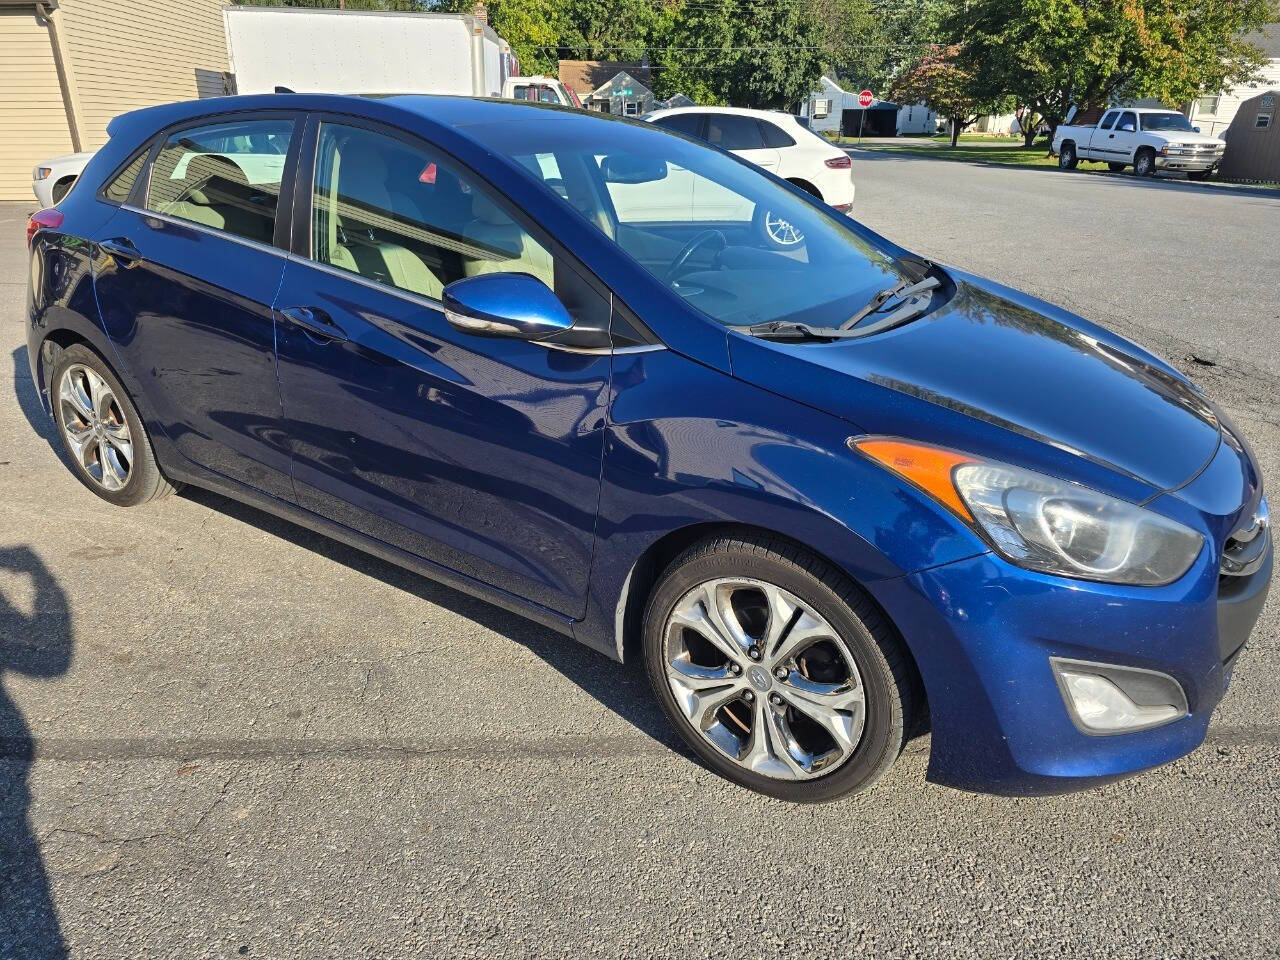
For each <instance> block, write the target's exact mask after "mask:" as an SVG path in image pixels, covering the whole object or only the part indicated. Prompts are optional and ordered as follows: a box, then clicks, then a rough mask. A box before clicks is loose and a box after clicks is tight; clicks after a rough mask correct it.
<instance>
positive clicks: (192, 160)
mask: <svg viewBox="0 0 1280 960" xmlns="http://www.w3.org/2000/svg"><path fill="white" fill-rule="evenodd" d="M293 128H294V123H293V121H292V120H287V119H261V120H235V121H231V122H225V123H217V124H210V125H208V126H202V127H189V128H187V129H185V130H179V131H178V132H177V133H175V134H173V135H172V136H171V137H169V139H168V140H166V141H165V144H164V146H163V147H161V148H160V152H159V154H157V155H156V160H155V163H154V164H153V165H152V167H151V179H150V182H149V183H148V185H147V201H146V207H147V209H148V210H152V211H154V212H156V213H163V214H167V215H168V216H171V217H177V218H178V219H180V220H189V221H190V222H192V223H198V224H200V225H202V226H205V227H209V228H212V229H214V230H220V231H222V232H225V233H229V234H231V235H232V236H236V237H243V238H244V239H246V240H254V241H257V242H258V243H266V244H269V243H271V242H272V240H273V239H274V237H275V227H276V214H277V207H278V206H279V201H280V181H281V180H282V179H283V177H284V164H285V157H286V156H287V155H288V153H289V143H290V141H291V140H292V138H293Z"/></svg>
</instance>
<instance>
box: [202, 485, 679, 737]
mask: <svg viewBox="0 0 1280 960" xmlns="http://www.w3.org/2000/svg"><path fill="white" fill-rule="evenodd" d="M181 495H182V496H183V497H185V498H186V499H189V500H191V501H193V502H195V503H198V504H200V505H201V506H203V507H205V508H208V509H211V510H217V511H219V512H220V513H223V514H226V515H227V516H229V517H233V518H234V519H236V520H239V521H240V522H242V523H245V524H248V525H250V526H253V527H256V528H258V529H259V530H263V531H265V532H267V533H269V534H271V535H272V536H275V537H279V538H280V539H282V540H286V541H288V542H289V543H292V544H294V545H296V546H299V547H303V548H305V549H307V550H310V551H312V552H313V553H316V554H319V555H320V556H322V557H325V558H326V559H329V560H332V561H334V562H336V563H341V564H342V565H343V566H345V567H349V568H350V569H352V570H355V571H357V572H358V573H362V574H364V575H365V576H369V577H373V578H375V579H377V580H380V581H382V582H383V583H385V584H388V585H389V586H392V587H395V588H396V589H398V590H404V591H406V592H407V593H411V594H413V595H414V596H416V597H418V598H419V599H421V600H424V601H426V602H427V603H432V604H435V605H436V606H439V607H443V608H444V609H446V610H448V611H450V612H451V613H455V614H457V615H459V616H462V617H466V618H467V619H469V620H473V621H475V622H476V623H478V624H480V625H481V626H483V627H485V628H486V629H489V630H492V631H493V632H495V633H498V634H501V635H502V636H504V637H506V638H508V639H509V640H512V641H514V642H516V643H519V644H522V645H523V646H524V647H526V648H528V649H529V650H530V651H531V652H532V653H533V654H535V655H536V656H537V657H538V658H539V659H541V660H542V661H543V662H544V663H546V664H547V665H548V666H550V667H552V668H553V669H555V670H557V671H559V672H560V673H561V674H563V675H564V676H565V677H566V678H567V679H569V680H571V681H573V682H574V683H575V684H577V685H578V686H579V687H581V688H582V689H583V690H584V691H586V692H587V693H588V694H590V695H591V696H592V697H593V698H594V699H595V700H597V701H598V702H599V703H600V704H601V705H602V706H604V707H607V708H608V709H609V710H611V711H613V712H614V713H616V714H617V715H618V716H619V717H621V718H622V719H624V720H626V721H627V722H628V723H630V724H631V725H632V726H634V727H636V728H637V729H638V730H640V731H642V732H643V733H645V734H647V735H648V736H650V737H651V738H652V739H654V740H656V741H657V742H658V743H661V744H663V745H664V746H666V747H669V748H671V749H674V750H679V751H680V752H681V753H682V754H684V755H686V756H689V757H691V758H692V757H693V754H692V752H690V751H688V750H686V749H685V747H684V745H683V743H682V742H681V741H680V740H679V738H678V737H677V736H676V734H675V733H674V732H673V731H672V730H671V728H670V726H669V725H668V724H667V722H666V719H665V718H664V717H663V716H662V713H661V712H660V711H659V709H658V706H657V704H656V703H655V702H654V700H653V693H652V691H651V690H650V688H649V681H648V678H647V677H646V676H645V673H644V670H643V669H642V667H641V665H640V664H639V662H638V661H635V660H632V661H630V662H628V663H627V664H625V665H624V664H620V663H617V662H616V661H614V660H611V659H609V658H608V657H605V656H603V655H602V654H599V653H596V652H595V651H594V650H591V649H589V648H587V647H585V646H583V645H582V644H580V643H578V642H577V641H575V640H573V639H572V638H570V637H566V636H563V635H562V634H559V633H557V632H555V631H554V630H551V629H549V628H547V627H544V626H542V625H541V624H537V623H534V622H533V621H531V620H526V619H525V618H524V617H521V616H519V615H518V614H514V613H510V612H508V611H506V610H503V609H502V608H501V607H497V606H494V605H493V604H490V603H487V602H485V601H484V600H479V599H477V598H475V597H472V596H469V595H468V594H465V593H462V592H461V591H458V590H454V589H453V588H452V587H447V586H445V585H444V584H441V583H437V582H436V581H434V580H430V579H428V578H427V577H424V576H420V575H418V574H416V573H414V572H412V571H410V570H406V569H404V568H403V567H398V566H396V565H395V564H393V563H390V562H389V561H386V560H382V559H381V558H379V557H375V556H372V555H371V554H367V553H365V552H364V551H362V550H358V549H356V548H355V547H349V546H347V545H346V544H344V543H339V542H338V541H336V540H331V539H329V538H328V537H326V536H324V535H323V534H319V533H315V532H313V531H311V530H308V529H306V528H305V527H300V526H298V525H297V524H294V523H292V522H290V521H288V520H284V519H281V518H279V517H277V516H275V515H274V514H270V513H266V512H265V511H262V510H259V509H257V508H256V507H251V506H248V505H247V504H243V503H240V502H239V501H236V500H231V499H229V498H227V497H224V496H222V495H221V494H217V493H213V492H211V491H208V490H202V489H200V488H197V487H187V488H186V489H184V490H183V491H182V494H181ZM317 602H318V603H319V602H321V601H319V600H317ZM584 719H585V718H584ZM583 732H584V733H587V732H590V731H589V730H587V729H586V728H585V727H584V730H583Z"/></svg>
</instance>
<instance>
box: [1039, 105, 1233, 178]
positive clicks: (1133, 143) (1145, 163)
mask: <svg viewBox="0 0 1280 960" xmlns="http://www.w3.org/2000/svg"><path fill="white" fill-rule="evenodd" d="M1226 148H1227V145H1226V144H1225V143H1224V142H1223V141H1221V140H1219V139H1218V138H1217V137H1210V136H1207V135H1205V134H1203V133H1201V132H1200V128H1199V127H1193V126H1192V125H1191V121H1189V120H1188V119H1187V118H1186V117H1184V116H1183V115H1182V114H1180V113H1178V112H1177V111H1176V110H1148V109H1145V108H1141V107H1121V108H1118V109H1115V110H1108V111H1107V112H1106V113H1104V114H1103V115H1102V119H1100V120H1099V121H1098V125H1097V126H1096V127H1076V126H1069V125H1066V124H1064V125H1062V126H1060V127H1058V129H1057V130H1056V131H1055V132H1054V135H1053V144H1052V145H1051V147H1050V149H1051V150H1052V151H1053V153H1055V154H1057V156H1058V166H1059V167H1061V168H1062V169H1063V170H1074V169H1075V168H1076V164H1078V163H1079V162H1080V161H1081V160H1093V161H1097V162H1099V163H1105V164H1106V165H1107V166H1108V167H1110V168H1111V169H1112V170H1115V171H1119V170H1123V169H1124V168H1125V167H1129V166H1132V167H1133V172H1134V173H1135V174H1137V175H1138V176H1140V177H1150V176H1153V175H1154V174H1155V172H1156V171H1157V170H1178V171H1182V172H1184V173H1186V175H1187V178H1188V179H1190V180H1204V179H1205V178H1207V177H1208V176H1209V174H1211V173H1213V171H1214V169H1215V168H1216V167H1217V166H1218V164H1219V163H1221V162H1222V152H1223V151H1224V150H1226Z"/></svg>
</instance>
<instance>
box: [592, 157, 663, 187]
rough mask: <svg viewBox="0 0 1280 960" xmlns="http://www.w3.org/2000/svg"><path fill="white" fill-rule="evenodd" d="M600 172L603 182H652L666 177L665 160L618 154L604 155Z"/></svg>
mask: <svg viewBox="0 0 1280 960" xmlns="http://www.w3.org/2000/svg"><path fill="white" fill-rule="evenodd" d="M600 172H601V173H602V174H603V175H604V182H605V183H652V182H653V181H655V180H665V179H666V178H667V161H665V160H657V159H654V158H652V157H637V156H635V155H634V154H629V153H628V154H620V155H618V156H608V157H605V158H604V160H602V161H601V163H600Z"/></svg>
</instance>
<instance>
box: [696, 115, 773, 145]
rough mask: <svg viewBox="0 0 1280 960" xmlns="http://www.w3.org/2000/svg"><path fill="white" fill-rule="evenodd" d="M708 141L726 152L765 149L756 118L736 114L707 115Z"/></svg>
mask: <svg viewBox="0 0 1280 960" xmlns="http://www.w3.org/2000/svg"><path fill="white" fill-rule="evenodd" d="M707 140H709V141H710V142H711V143H714V144H715V145H716V146H717V147H721V148H722V149H725V150H759V149H761V148H763V147H764V137H762V136H761V135H760V125H759V124H758V123H756V118H755V117H742V116H739V115H737V114H735V113H712V114H708V115H707Z"/></svg>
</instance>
